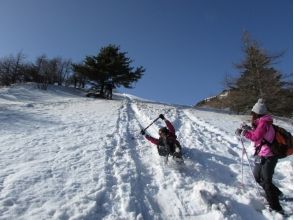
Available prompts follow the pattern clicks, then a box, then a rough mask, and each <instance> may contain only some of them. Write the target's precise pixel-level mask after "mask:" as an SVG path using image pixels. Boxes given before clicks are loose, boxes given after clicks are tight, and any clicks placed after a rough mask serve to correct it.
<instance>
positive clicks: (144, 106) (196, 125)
mask: <svg viewBox="0 0 294 220" xmlns="http://www.w3.org/2000/svg"><path fill="white" fill-rule="evenodd" d="M114 98H115V100H111V101H110V100H102V99H92V98H86V97H85V96H84V94H83V93H82V92H81V91H77V90H74V89H72V88H64V87H58V86H50V87H49V88H48V90H47V91H43V90H39V89H37V88H36V86H35V85H34V84H25V85H14V86H12V87H7V88H1V89H0V121H1V127H0V133H1V135H0V143H1V145H0V154H1V160H0V219H1V220H2V219H72V220H73V219H87V220H94V219H107V220H108V219H136V220H141V219H273V218H274V219H283V218H282V216H281V215H280V214H278V213H270V212H268V211H267V210H266V209H264V201H263V200H262V198H260V196H259V194H258V190H257V188H256V185H255V182H254V180H253V178H252V174H251V171H250V167H249V165H248V162H247V159H246V157H244V172H243V175H244V176H243V184H242V174H241V156H242V154H241V149H242V148H241V145H240V143H239V141H238V139H237V138H236V137H235V136H234V131H235V129H236V128H237V127H239V125H240V124H241V122H243V121H247V120H248V119H249V118H248V116H244V115H243V116H239V115H233V114H225V113H222V112H214V111H209V110H207V111H205V110H203V109H195V108H191V107H185V106H177V105H171V104H164V103H156V102H152V101H150V100H144V99H141V98H139V97H136V96H133V95H128V94H115V96H114ZM160 113H163V114H164V115H165V116H166V118H168V119H169V120H170V121H171V122H172V123H173V124H174V126H175V128H176V131H177V136H178V140H179V141H180V143H181V144H182V146H183V151H184V155H185V165H177V164H175V163H174V162H173V161H171V160H169V162H168V164H167V165H166V164H165V163H164V160H163V158H160V157H159V156H158V154H157V150H156V147H155V146H154V145H152V144H151V143H149V142H148V141H147V140H146V139H144V138H143V137H142V136H141V135H140V130H141V129H142V128H144V127H146V126H147V125H149V124H150V123H151V122H152V121H153V120H154V119H155V118H156V117H158V115H159V114H160ZM275 123H277V124H279V125H281V126H283V127H285V128H286V129H288V130H291V131H292V122H291V121H287V120H280V119H276V120H275ZM161 126H164V123H163V122H162V121H157V122H156V123H155V124H154V125H152V126H151V127H150V128H149V129H148V130H147V131H148V133H149V134H151V135H153V136H157V131H158V129H159V128H160V127H161ZM244 144H245V147H246V149H247V152H248V155H249V159H250V162H251V163H253V158H252V150H253V148H252V146H251V143H250V142H248V141H245V142H244ZM274 182H275V184H276V185H277V186H278V187H279V188H280V189H281V190H282V191H283V192H284V194H285V195H287V196H288V197H291V198H292V194H293V157H292V156H291V157H288V158H286V159H283V160H280V161H279V163H278V165H277V167H276V171H275V175H274ZM260 191H261V192H262V189H261V190H260ZM282 205H283V207H284V209H285V210H286V212H288V213H293V212H292V208H293V201H292V199H291V200H290V201H287V202H284V201H282ZM292 218H293V216H292V214H291V216H290V217H289V218H288V219H292Z"/></svg>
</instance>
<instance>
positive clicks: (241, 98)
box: [229, 33, 293, 115]
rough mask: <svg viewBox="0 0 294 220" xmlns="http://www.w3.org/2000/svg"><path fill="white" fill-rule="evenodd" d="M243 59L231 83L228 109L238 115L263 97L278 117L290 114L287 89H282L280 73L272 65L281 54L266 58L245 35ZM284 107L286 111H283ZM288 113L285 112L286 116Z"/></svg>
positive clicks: (265, 53) (264, 53) (257, 46)
mask: <svg viewBox="0 0 294 220" xmlns="http://www.w3.org/2000/svg"><path fill="white" fill-rule="evenodd" d="M243 42H244V53H245V56H246V57H245V60H244V61H243V62H241V63H240V64H237V65H236V68H237V69H238V70H239V71H240V77H239V78H237V79H236V80H235V81H234V83H230V85H231V86H230V87H231V93H230V96H229V98H230V99H231V104H230V105H231V108H232V110H234V111H237V112H248V111H250V110H251V108H252V106H253V105H254V104H255V103H256V101H257V99H258V98H264V99H265V100H266V104H267V106H268V108H269V110H270V111H271V112H272V113H276V114H278V115H285V114H287V115H289V114H291V112H292V110H291V112H289V110H290V109H291V108H290V109H289V107H288V106H289V105H291V106H292V102H291V103H288V102H289V100H291V97H292V99H293V96H292V95H290V94H289V93H290V90H289V89H288V88H286V87H285V85H286V83H285V82H284V81H283V80H282V79H283V78H282V77H283V76H282V74H281V73H280V72H279V71H277V70H276V69H275V68H274V67H273V65H274V63H275V61H276V60H277V58H279V57H280V56H281V55H275V56H273V55H269V54H268V53H267V52H265V51H264V50H263V49H261V48H260V46H259V44H258V43H257V42H255V41H252V40H251V39H250V37H249V34H248V33H245V34H244V39H243ZM285 108H287V109H288V110H285ZM286 112H287V113H286Z"/></svg>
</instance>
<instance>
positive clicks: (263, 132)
mask: <svg viewBox="0 0 294 220" xmlns="http://www.w3.org/2000/svg"><path fill="white" fill-rule="evenodd" d="M251 115H252V119H251V125H252V129H249V128H248V127H249V126H248V127H243V128H241V129H240V128H239V129H237V130H236V134H237V135H242V136H244V137H246V138H247V139H249V140H251V141H253V142H254V145H255V154H254V155H255V156H256V159H255V167H254V170H253V174H254V177H255V180H256V182H257V183H258V184H259V185H260V186H261V187H262V188H263V189H264V191H265V197H266V199H267V201H268V203H269V206H270V208H271V209H272V210H275V211H277V212H279V213H281V214H283V213H284V211H283V209H282V207H281V205H280V202H279V196H281V195H282V192H281V191H280V190H279V188H278V187H277V186H275V185H274V184H273V182H272V178H273V174H274V170H275V167H276V165H277V162H278V158H277V157H276V156H274V154H273V152H272V151H271V149H270V147H269V146H268V145H267V143H266V142H269V143H271V142H272V141H273V140H274V137H275V130H274V128H273V126H272V124H273V118H272V117H271V116H270V115H268V114H267V108H266V105H265V103H264V100H263V99H259V100H258V102H257V103H256V104H255V105H254V106H253V108H252V110H251Z"/></svg>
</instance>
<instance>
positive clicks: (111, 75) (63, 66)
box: [0, 45, 145, 93]
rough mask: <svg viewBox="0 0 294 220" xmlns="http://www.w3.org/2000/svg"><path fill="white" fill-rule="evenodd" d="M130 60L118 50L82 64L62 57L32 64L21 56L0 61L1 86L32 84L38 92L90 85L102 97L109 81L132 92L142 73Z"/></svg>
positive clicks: (103, 51) (103, 52)
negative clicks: (62, 86)
mask: <svg viewBox="0 0 294 220" xmlns="http://www.w3.org/2000/svg"><path fill="white" fill-rule="evenodd" d="M132 62H133V61H132V60H131V59H130V58H129V57H127V53H126V52H122V51H121V50H120V47H119V46H116V45H108V46H106V47H102V48H101V49H100V52H99V53H98V54H97V55H95V56H86V58H85V59H84V61H82V62H81V63H73V62H72V61H71V59H65V58H61V57H54V58H48V57H47V56H46V55H41V56H39V57H37V58H36V59H35V61H34V62H30V61H27V60H26V57H25V55H24V54H23V52H19V53H18V54H17V55H15V56H13V55H10V56H6V57H3V58H0V86H10V85H12V84H15V83H25V82H35V83H37V85H38V87H39V88H41V89H47V87H48V85H50V84H57V85H65V86H70V85H71V86H74V87H75V88H85V86H86V85H87V84H88V85H91V86H92V87H94V88H96V89H97V90H98V89H99V91H100V93H103V88H104V86H105V84H106V83H107V82H109V81H111V82H112V83H113V84H114V85H115V86H116V87H120V86H123V87H126V88H132V85H133V83H134V82H136V81H138V80H139V79H140V78H141V77H142V76H143V73H144V72H145V69H144V68H143V67H142V66H140V67H137V68H134V67H132V66H131V64H132Z"/></svg>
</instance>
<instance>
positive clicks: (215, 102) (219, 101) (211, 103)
mask: <svg viewBox="0 0 294 220" xmlns="http://www.w3.org/2000/svg"><path fill="white" fill-rule="evenodd" d="M229 92H230V91H229V90H223V91H222V92H221V93H219V94H218V95H216V96H212V97H208V98H206V99H203V100H201V101H200V102H198V103H197V104H196V105H195V107H208V108H217V109H228V105H227V101H226V98H227V97H228V94H229Z"/></svg>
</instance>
